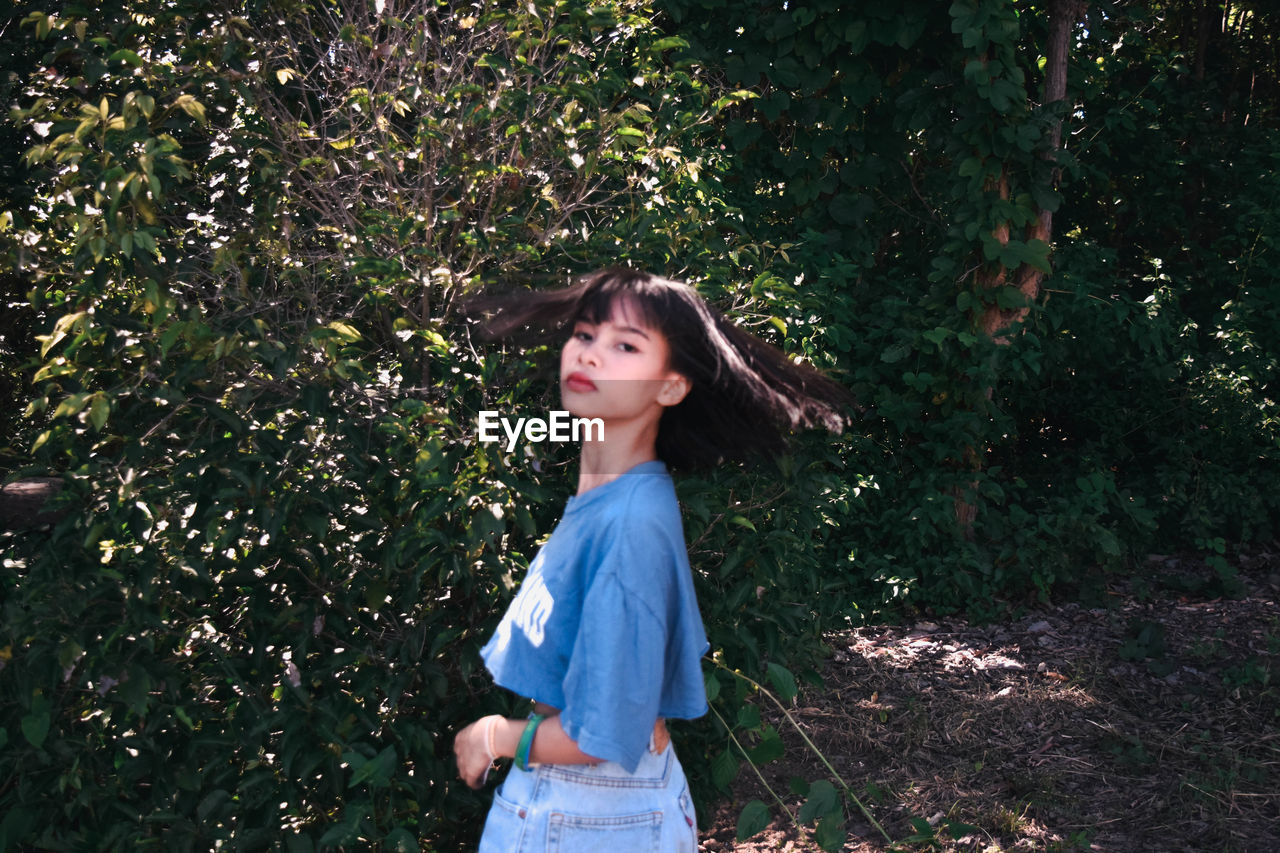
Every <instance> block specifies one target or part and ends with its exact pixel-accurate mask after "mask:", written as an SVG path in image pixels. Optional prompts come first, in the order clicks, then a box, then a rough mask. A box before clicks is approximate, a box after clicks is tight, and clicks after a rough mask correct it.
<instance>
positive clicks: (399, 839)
mask: <svg viewBox="0 0 1280 853" xmlns="http://www.w3.org/2000/svg"><path fill="white" fill-rule="evenodd" d="M382 844H383V849H385V850H390V851H393V853H418V849H419V848H418V839H416V838H414V837H413V833H411V832H410V831H409V830H407V829H405V828H404V827H403V826H397V827H396V828H395V829H393V830H391V831H390V832H388V833H387V837H386V838H384V839H382Z"/></svg>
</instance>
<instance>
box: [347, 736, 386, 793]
mask: <svg viewBox="0 0 1280 853" xmlns="http://www.w3.org/2000/svg"><path fill="white" fill-rule="evenodd" d="M395 768H396V748H395V747H394V746H389V747H387V748H386V749H384V750H382V752H379V753H378V754H377V756H375V757H374V758H371V759H369V760H368V761H366V762H365V763H364V764H363V765H362V766H361V767H360V768H358V769H357V770H356V772H354V773H352V774H351V781H350V782H348V783H347V787H348V788H354V787H356V786H357V785H361V784H364V783H365V782H368V783H369V787H370V788H380V787H382V786H383V785H386V784H388V783H389V782H390V781H391V774H392V773H394V772H395Z"/></svg>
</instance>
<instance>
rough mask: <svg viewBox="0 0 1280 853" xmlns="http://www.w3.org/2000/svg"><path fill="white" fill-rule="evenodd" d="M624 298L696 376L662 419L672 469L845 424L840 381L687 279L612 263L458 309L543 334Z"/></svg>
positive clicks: (505, 327)
mask: <svg viewBox="0 0 1280 853" xmlns="http://www.w3.org/2000/svg"><path fill="white" fill-rule="evenodd" d="M620 299H622V300H625V301H626V306H627V308H628V309H633V310H636V311H637V312H638V313H639V314H640V318H641V320H642V321H643V322H644V323H645V325H647V326H648V327H650V328H653V329H657V330H658V331H660V332H661V333H662V334H663V335H664V336H665V337H666V339H667V344H668V347H669V352H670V365H669V366H670V368H671V369H672V370H675V371H676V372H678V373H680V374H682V375H683V376H685V377H686V378H688V379H689V381H690V384H691V386H692V387H691V389H690V391H689V393H688V395H686V396H685V398H684V400H682V401H681V402H680V403H679V404H677V405H675V406H671V407H670V408H668V409H666V411H664V412H663V414H662V420H661V421H660V422H659V426H658V444H657V452H658V456H659V458H661V459H662V460H663V461H664V462H665V463H666V464H667V465H668V466H669V467H671V468H672V469H677V470H690V469H696V468H705V467H709V466H711V465H714V464H716V463H717V462H720V461H722V460H745V459H748V458H750V457H752V456H753V455H756V454H765V455H776V454H778V453H781V452H783V451H784V450H785V449H786V445H787V439H788V437H789V435H790V433H791V432H792V431H793V430H796V429H800V428H803V427H811V426H823V427H826V428H827V429H829V430H831V431H832V432H839V431H840V430H841V429H842V428H843V427H844V425H845V423H846V422H847V421H848V419H849V415H848V414H847V412H848V409H849V407H850V406H851V405H852V402H853V398H852V395H850V394H849V392H848V391H847V390H846V389H845V388H844V386H843V385H841V384H839V383H838V382H836V381H834V380H832V379H830V378H828V377H826V376H824V375H823V374H821V373H819V372H818V371H817V370H815V369H814V368H812V367H809V366H808V365H804V364H799V363H796V362H794V361H792V360H791V359H789V358H788V357H787V355H786V353H784V352H782V350H780V349H778V348H776V347H774V346H771V345H769V344H767V343H765V342H764V341H761V340H759V339H758V338H756V337H754V336H753V335H751V334H749V333H747V332H744V331H743V330H742V329H739V328H738V327H737V326H735V325H734V324H733V323H732V322H730V321H729V320H728V319H727V318H726V317H725V316H724V315H723V314H722V313H720V311H718V310H716V309H715V308H713V307H711V306H710V305H708V304H707V303H706V302H705V301H703V299H702V297H700V296H699V295H698V294H697V292H696V291H695V290H694V289H693V288H692V287H690V286H689V285H687V284H684V283H682V282H678V281H672V280H670V279H665V278H660V277H658V276H655V275H650V274H649V273H646V272H642V271H640V270H634V269H630V268H627V267H611V268H609V269H604V270H600V271H598V272H594V273H591V274H589V275H586V276H584V277H582V278H581V279H579V280H578V281H577V282H576V283H575V284H573V285H571V286H569V287H566V288H562V289H559V290H550V291H520V292H516V293H508V294H483V295H480V296H476V297H472V298H471V299H469V300H467V301H466V302H464V304H463V306H462V310H463V313H464V314H466V315H468V316H470V317H472V318H474V319H476V320H478V322H479V323H480V328H481V331H482V333H483V334H484V335H485V336H486V337H489V338H494V339H498V338H502V339H508V340H511V341H513V342H514V343H517V344H522V345H529V344H545V343H547V341H548V340H563V339H564V337H565V336H566V333H567V330H568V329H571V328H572V326H573V324H574V323H575V322H577V321H578V320H585V321H586V322H588V323H593V324H594V323H600V322H602V321H605V320H608V319H609V318H610V317H612V316H613V310H614V308H615V305H616V303H617V302H618V300H620Z"/></svg>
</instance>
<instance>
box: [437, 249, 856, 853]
mask: <svg viewBox="0 0 1280 853" xmlns="http://www.w3.org/2000/svg"><path fill="white" fill-rule="evenodd" d="M469 310H471V311H473V312H477V313H480V312H483V313H487V314H489V319H488V323H487V329H486V330H487V332H488V333H489V334H490V335H493V336H503V337H512V338H523V339H526V340H537V339H539V338H541V340H543V341H545V340H546V336H547V335H555V336H560V338H561V339H563V336H564V334H565V332H566V331H567V332H568V333H569V335H568V339H567V341H566V342H565V343H564V346H563V349H562V350H561V352H560V368H559V379H560V394H561V400H562V402H563V405H564V407H565V409H567V410H568V411H569V412H570V413H571V414H573V415H574V416H576V417H583V418H599V419H600V420H601V421H602V422H603V424H604V433H603V437H602V439H600V440H597V441H590V442H584V444H583V446H582V455H581V464H580V467H579V471H578V488H577V494H575V495H574V496H573V497H571V498H569V502H568V505H567V506H566V508H565V511H564V515H563V517H562V518H561V520H560V522H559V524H558V525H557V526H556V528H555V530H554V531H553V532H552V534H551V537H550V538H549V539H548V541H547V542H546V544H545V545H543V547H542V549H541V550H540V551H539V552H538V554H537V556H536V557H535V558H534V561H533V563H532V564H531V565H530V567H529V572H528V574H527V576H526V578H525V580H524V582H523V584H522V585H521V588H520V592H519V593H518V594H517V596H516V598H515V600H514V601H513V602H512V603H511V606H510V608H509V609H508V610H507V612H506V615H505V616H504V617H503V619H502V622H501V623H500V625H499V627H498V630H497V632H496V633H495V635H494V636H493V638H492V639H491V640H490V641H489V643H488V644H487V645H486V646H485V647H484V649H483V650H482V651H481V655H482V656H483V657H484V660H485V664H486V665H487V666H488V668H489V671H490V672H491V673H492V675H493V677H494V680H495V681H496V682H497V683H498V684H499V685H500V686H502V687H505V688H507V689H509V690H512V691H513V692H515V693H517V694H519V695H522V696H527V697H529V698H531V699H532V700H533V701H534V703H535V704H534V711H533V713H532V714H530V716H529V717H528V718H527V719H517V718H507V717H501V716H496V715H495V716H489V717H484V718H482V719H480V720H478V721H476V722H475V723H473V724H471V725H470V726H468V727H467V728H465V729H463V730H462V731H461V732H459V733H458V735H457V737H456V738H455V740H454V752H455V755H456V759H457V765H458V773H459V776H460V777H461V778H462V780H463V781H464V782H466V783H467V784H468V785H470V786H471V787H473V788H478V787H480V786H481V785H482V784H483V783H484V780H485V778H486V777H487V775H488V771H489V769H490V767H491V766H492V765H493V763H494V761H495V760H497V759H498V758H514V759H515V763H514V766H513V767H512V769H511V771H510V773H509V774H508V776H507V778H506V780H505V781H504V783H503V784H502V787H501V788H500V790H499V791H498V792H497V793H496V795H495V797H494V803H493V807H492V808H491V810H490V812H489V816H488V819H487V820H486V822H485V828H484V835H483V837H482V839H481V842H480V851H481V853H542V852H543V851H564V853H590V851H595V850H601V851H603V850H608V851H610V853H648V851H652V853H675V851H681V853H683V852H684V851H688V853H692V852H693V851H695V850H696V849H697V829H696V821H695V817H694V812H693V806H692V803H691V801H690V798H689V792H688V788H687V785H686V782H685V777H684V772H683V770H682V769H681V767H680V763H679V761H678V760H677V759H676V756H675V753H674V752H673V750H672V749H671V745H670V738H669V737H668V735H667V730H666V724H665V720H666V719H668V718H679V719H691V718H694V717H699V716H701V715H702V714H704V713H706V709H707V701H706V695H705V693H704V690H703V680H702V670H701V664H700V660H701V658H702V656H703V654H704V653H705V652H706V651H707V648H708V643H707V639H706V634H705V632H704V630H703V626H702V621H701V619H700V617H699V615H698V607H697V601H696V599H695V597H694V590H693V577H692V573H691V572H690V568H689V560H688V554H687V550H686V546H685V543H684V534H683V530H682V526H681V521H680V512H679V507H678V506H677V503H676V496H675V489H674V487H673V485H672V482H671V478H670V476H669V475H668V473H667V471H668V466H669V467H670V468H672V469H692V468H697V467H705V466H708V465H714V464H716V463H719V462H721V461H725V460H732V459H743V458H746V457H748V456H750V455H752V454H754V453H773V452H779V451H781V450H782V449H783V448H784V447H785V443H786V439H787V436H788V434H789V432H790V431H791V430H792V429H794V428H798V427H801V426H809V425H823V426H826V427H828V428H830V429H832V430H838V429H840V427H841V426H842V424H843V422H844V420H845V415H844V407H845V405H846V404H847V403H848V400H849V398H848V395H847V393H846V392H845V390H844V389H843V388H842V387H841V386H840V385H838V384H837V383H835V382H833V381H831V380H829V379H827V378H825V377H823V376H822V375H821V374H819V373H818V372H817V371H815V370H813V369H811V368H808V367H805V366H802V365H799V364H796V363H794V362H792V361H790V360H789V359H788V358H787V357H786V355H785V354H783V353H782V352H781V351H779V350H777V349H775V348H773V347H771V346H768V345H766V344H764V343H763V342H761V341H759V340H757V339H756V338H754V337H752V336H750V335H749V334H747V333H745V332H743V331H741V330H740V329H738V328H737V327H735V326H734V325H733V324H732V323H730V322H728V321H727V320H726V319H725V318H724V317H723V316H722V315H721V314H720V313H719V312H717V311H715V310H713V309H711V308H710V307H708V306H707V305H706V303H704V302H703V301H702V299H701V298H700V297H699V296H698V295H697V294H696V293H695V292H694V290H693V289H692V288H691V287H689V286H688V285H685V284H681V283H679V282H674V281H669V280H666V279H662V278H658V277H656V276H652V275H648V274H646V273H643V272H639V271H636V270H631V269H622V268H615V269H608V270H603V271H601V272H598V273H595V274H593V275H590V276H588V277H586V278H584V279H583V280H581V281H580V282H578V283H577V284H576V285H574V286H572V287H569V288H566V289H564V290H559V291H554V292H542V293H526V294H522V295H519V296H512V297H506V298H498V299H494V298H488V299H484V300H482V301H477V302H473V303H472V305H471V307H470V309H469Z"/></svg>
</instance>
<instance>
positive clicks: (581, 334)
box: [573, 330, 591, 342]
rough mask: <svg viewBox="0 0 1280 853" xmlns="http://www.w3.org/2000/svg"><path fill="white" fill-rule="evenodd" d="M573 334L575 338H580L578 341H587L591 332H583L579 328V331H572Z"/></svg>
mask: <svg viewBox="0 0 1280 853" xmlns="http://www.w3.org/2000/svg"><path fill="white" fill-rule="evenodd" d="M573 336H574V337H575V338H577V339H578V340H580V341H584V342H589V341H590V340H591V333H590V332H583V331H581V330H579V331H577V332H574V333H573Z"/></svg>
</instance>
